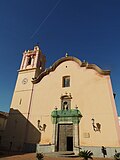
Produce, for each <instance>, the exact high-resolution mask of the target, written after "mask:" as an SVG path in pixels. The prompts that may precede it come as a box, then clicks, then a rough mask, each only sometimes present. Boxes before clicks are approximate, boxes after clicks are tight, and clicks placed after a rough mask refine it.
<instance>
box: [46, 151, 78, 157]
mask: <svg viewBox="0 0 120 160" xmlns="http://www.w3.org/2000/svg"><path fill="white" fill-rule="evenodd" d="M45 155H46V156H50V157H78V156H76V155H75V154H74V152H73V151H60V152H51V153H45Z"/></svg>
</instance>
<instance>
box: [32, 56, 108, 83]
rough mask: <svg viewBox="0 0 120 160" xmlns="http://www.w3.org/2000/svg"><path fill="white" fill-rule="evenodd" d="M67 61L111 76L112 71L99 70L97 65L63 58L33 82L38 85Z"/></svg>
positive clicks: (69, 57) (74, 58)
mask: <svg viewBox="0 0 120 160" xmlns="http://www.w3.org/2000/svg"><path fill="white" fill-rule="evenodd" d="M65 61H74V62H76V63H77V64H78V65H79V66H80V67H86V69H93V70H95V71H96V72H98V73H99V74H101V75H110V70H102V69H101V68H99V67H98V66H97V65H95V64H88V62H81V61H80V60H79V59H78V58H76V57H71V56H68V57H63V58H61V59H59V60H57V61H56V62H55V63H54V64H53V65H52V66H51V67H50V68H48V69H46V70H45V71H43V72H42V73H41V74H40V75H39V76H38V77H37V78H36V79H35V80H33V81H32V82H33V83H38V82H40V80H41V79H42V78H43V77H44V76H46V75H48V74H49V73H50V72H53V71H54V70H55V69H56V68H57V67H58V66H59V65H60V64H61V63H63V62H65Z"/></svg>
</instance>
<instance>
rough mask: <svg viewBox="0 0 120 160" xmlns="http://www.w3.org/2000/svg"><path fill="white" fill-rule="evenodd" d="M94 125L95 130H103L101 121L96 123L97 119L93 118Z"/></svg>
mask: <svg viewBox="0 0 120 160" xmlns="http://www.w3.org/2000/svg"><path fill="white" fill-rule="evenodd" d="M91 120H92V126H93V130H94V131H95V132H96V131H99V132H101V124H100V123H96V124H95V119H94V118H92V119H91Z"/></svg>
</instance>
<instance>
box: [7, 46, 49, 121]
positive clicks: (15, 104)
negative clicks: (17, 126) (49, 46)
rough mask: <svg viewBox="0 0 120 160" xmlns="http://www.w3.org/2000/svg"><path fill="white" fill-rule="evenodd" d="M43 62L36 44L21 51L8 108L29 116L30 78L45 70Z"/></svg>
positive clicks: (43, 57) (31, 84)
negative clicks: (21, 56)
mask: <svg viewBox="0 0 120 160" xmlns="http://www.w3.org/2000/svg"><path fill="white" fill-rule="evenodd" d="M45 62H46V58H45V55H43V54H42V52H41V50H40V48H39V47H38V46H35V47H34V49H33V50H28V51H25V52H24V53H23V58H22V63H21V66H20V69H19V70H18V78H17V81H16V86H15V90H14V94H13V98H12V103H11V107H10V108H13V109H18V110H19V111H20V112H22V113H27V114H26V115H25V117H26V118H27V116H29V115H28V114H29V110H30V103H31V98H32V97H31V96H32V95H31V94H32V92H33V83H32V80H33V79H35V78H36V77H37V76H38V75H39V74H40V73H41V72H43V71H44V70H45Z"/></svg>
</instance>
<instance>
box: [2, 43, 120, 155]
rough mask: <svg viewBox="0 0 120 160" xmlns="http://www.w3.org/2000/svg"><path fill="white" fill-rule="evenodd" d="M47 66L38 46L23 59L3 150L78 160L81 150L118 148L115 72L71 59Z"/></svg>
mask: <svg viewBox="0 0 120 160" xmlns="http://www.w3.org/2000/svg"><path fill="white" fill-rule="evenodd" d="M45 62H46V58H45V56H44V55H43V54H42V52H41V50H40V49H39V47H38V46H35V47H34V49H33V50H28V51H25V52H24V53H23V59H22V63H21V66H20V69H19V71H18V78H17V82H16V86H15V90H14V94H13V98H12V102H11V107H10V114H9V118H8V123H7V125H6V132H5V133H4V135H3V140H2V142H3V145H5V144H8V145H7V147H8V149H10V150H15V151H23V150H24V151H32V150H33V149H34V147H35V145H36V144H39V147H40V148H41V150H42V151H45V152H58V151H73V152H74V153H76V154H77V153H78V151H79V148H80V147H101V146H105V147H116V148H119V147H120V127H119V122H118V115H117V111H116V105H115V100H114V95H113V90H112V84H111V79H110V71H109V70H102V69H100V68H99V67H98V66H97V65H95V64H88V62H85V61H84V62H82V61H81V60H79V59H78V58H76V57H71V56H68V55H67V54H66V56H65V57H62V58H61V59H59V60H58V61H56V62H55V63H54V64H53V65H52V66H51V67H50V68H48V69H45ZM6 137H7V138H6ZM4 147H6V146H4Z"/></svg>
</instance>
